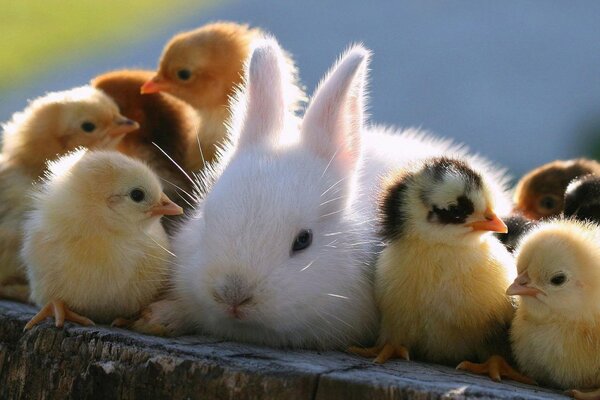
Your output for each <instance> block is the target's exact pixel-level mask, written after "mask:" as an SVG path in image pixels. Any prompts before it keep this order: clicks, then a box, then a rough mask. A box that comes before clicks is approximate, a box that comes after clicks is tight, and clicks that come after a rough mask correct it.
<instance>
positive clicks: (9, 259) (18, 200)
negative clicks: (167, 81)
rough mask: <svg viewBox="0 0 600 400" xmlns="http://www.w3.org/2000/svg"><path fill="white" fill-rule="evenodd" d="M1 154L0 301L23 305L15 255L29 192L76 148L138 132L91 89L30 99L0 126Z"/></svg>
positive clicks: (113, 142)
mask: <svg viewBox="0 0 600 400" xmlns="http://www.w3.org/2000/svg"><path fill="white" fill-rule="evenodd" d="M2 128H3V139H2V153H1V155H0V297H4V298H12V299H15V300H20V301H27V299H28V297H29V291H28V286H27V282H26V279H25V270H24V268H23V265H22V262H21V260H20V257H19V254H18V253H19V249H20V247H21V242H22V232H21V223H22V220H23V218H24V215H25V213H26V211H27V209H28V208H29V204H30V202H29V197H28V195H27V193H28V192H29V190H30V189H31V186H32V183H33V182H34V181H35V180H37V179H38V178H39V177H40V176H41V175H42V172H43V171H44V169H45V167H46V161H48V160H52V159H55V158H57V157H59V156H61V155H63V154H66V153H68V152H69V151H72V150H74V149H75V148H77V147H79V146H85V147H88V148H114V147H115V146H117V144H118V143H119V141H120V140H121V139H122V138H123V136H124V135H125V134H127V133H129V132H132V131H134V130H136V129H137V128H138V124H137V122H135V121H132V120H130V119H127V118H125V117H124V116H122V115H121V114H120V113H119V109H118V107H117V105H116V104H115V103H114V101H112V100H111V99H110V98H109V97H108V96H106V95H105V94H104V93H102V92H101V91H99V90H96V89H93V88H92V87H90V86H83V87H79V88H75V89H72V90H67V91H63V92H54V93H49V94H47V95H45V96H43V97H40V98H38V99H36V100H33V101H32V102H31V103H30V104H29V105H28V106H27V108H25V110H23V111H22V112H18V113H15V114H14V115H13V117H12V119H11V120H10V121H9V122H7V123H6V124H4V125H3V127H2Z"/></svg>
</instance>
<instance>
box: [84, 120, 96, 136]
mask: <svg viewBox="0 0 600 400" xmlns="http://www.w3.org/2000/svg"><path fill="white" fill-rule="evenodd" d="M95 129H96V125H95V124H94V123H92V122H88V121H86V122H84V123H83V124H81V130H83V131H84V132H88V133H90V132H94V130H95Z"/></svg>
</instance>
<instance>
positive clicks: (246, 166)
mask: <svg viewBox="0 0 600 400" xmlns="http://www.w3.org/2000/svg"><path fill="white" fill-rule="evenodd" d="M368 59H369V51H368V50H366V49H365V48H363V47H362V46H360V45H359V46H355V47H353V48H351V49H350V50H349V51H348V52H347V53H346V54H345V55H344V56H343V57H342V58H341V60H340V61H339V62H338V63H337V65H336V66H334V68H333V69H332V70H331V72H330V73H329V74H328V75H327V77H326V78H325V79H324V81H323V82H322V83H321V84H320V86H319V88H318V89H317V91H316V93H315V95H314V97H313V99H312V102H311V103H310V105H309V107H308V109H307V111H306V113H305V117H304V119H303V121H302V123H301V124H294V123H287V122H286V121H290V120H291V121H293V118H289V117H291V116H289V115H286V113H287V112H288V111H287V110H288V109H289V108H288V107H286V103H287V102H288V101H289V99H288V97H289V96H288V95H287V93H289V91H288V90H287V88H288V87H289V86H288V85H289V84H290V82H292V78H291V75H290V74H289V72H288V71H287V69H286V64H285V61H284V57H283V55H282V51H281V49H280V48H279V46H278V44H277V42H276V41H275V40H274V39H266V40H264V41H262V42H261V43H260V44H259V45H258V46H257V47H256V49H255V51H254V52H253V54H252V56H251V60H250V63H249V66H248V76H247V82H246V86H245V89H244V90H242V91H241V92H240V93H239V94H238V98H237V102H235V101H234V104H233V107H234V110H233V111H234V112H233V122H232V124H231V132H230V134H231V135H232V137H234V138H235V143H234V145H233V147H232V148H231V149H229V150H228V151H227V154H226V155H225V159H224V160H225V161H223V164H222V166H221V167H220V168H218V169H219V171H218V172H217V173H216V174H215V175H216V176H215V177H214V179H209V178H207V177H205V178H204V182H200V184H201V185H203V184H204V185H207V186H210V190H208V192H207V194H206V196H205V198H204V199H203V200H202V201H201V202H199V203H198V205H197V212H196V214H195V215H194V216H193V217H191V218H190V219H189V220H187V221H186V222H185V223H184V224H183V226H182V227H181V229H180V232H179V233H178V235H177V236H176V238H175V240H174V241H173V242H174V251H175V253H176V255H177V257H178V258H177V264H178V265H179V267H178V268H177V270H176V273H175V274H176V276H175V278H174V292H173V296H174V298H175V299H176V300H175V301H174V302H172V304H171V307H174V308H171V309H169V306H168V305H165V306H163V307H162V311H160V307H159V311H156V310H153V312H157V313H158V314H163V316H164V317H165V318H164V319H163V321H165V320H169V322H168V323H170V324H172V325H171V326H172V327H176V328H174V329H180V325H181V324H182V320H183V321H185V323H184V325H185V324H187V325H188V328H191V329H193V330H196V331H200V332H204V333H209V334H213V335H217V336H220V337H225V338H228V339H233V340H239V341H247V342H254V343H262V344H268V345H271V346H292V347H303V348H317V349H333V348H345V347H346V346H348V345H350V344H353V343H359V342H368V341H370V340H373V339H374V338H375V335H376V333H377V322H378V314H377V310H376V307H375V304H374V299H373V294H372V277H371V274H372V270H371V268H372V267H371V265H372V263H373V261H374V258H375V257H376V255H377V253H378V251H379V248H380V245H381V243H380V242H379V241H378V239H377V224H376V221H375V220H376V209H377V201H378V198H377V197H378V194H379V191H380V185H379V181H380V180H381V178H382V177H383V176H385V175H386V174H387V173H388V172H390V171H391V170H392V169H396V168H399V167H401V166H402V165H404V164H405V163H406V162H408V161H411V160H415V159H417V158H422V157H426V156H432V155H440V154H442V153H443V154H447V155H452V154H455V155H456V154H458V155H461V154H465V151H464V150H461V149H460V147H458V146H454V145H452V144H451V143H450V142H447V141H440V140H437V139H432V138H429V137H427V136H425V135H423V134H419V133H418V132H416V131H407V132H404V133H401V134H398V133H397V132H394V131H392V130H386V129H382V128H364V127H363V119H364V102H365V96H366V94H365V85H366V75H367V63H368ZM286 135H287V136H291V137H294V136H295V137H297V140H296V141H295V142H292V143H289V141H287V140H284V139H283V137H284V136H286ZM284 141H285V144H283V142H284ZM498 176H500V175H498ZM209 181H210V182H209ZM213 181H214V182H213ZM499 184H502V181H501V180H500V181H499ZM507 205H508V203H507ZM166 304H168V302H167V303H166ZM154 317H156V315H154ZM174 319H179V320H180V321H178V322H173V321H174ZM158 320H159V321H160V320H161V318H160V316H158ZM155 321H156V319H155Z"/></svg>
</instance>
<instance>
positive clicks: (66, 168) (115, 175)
mask: <svg viewBox="0 0 600 400" xmlns="http://www.w3.org/2000/svg"><path fill="white" fill-rule="evenodd" d="M181 213H182V209H181V207H179V206H178V205H176V204H175V203H173V202H172V201H171V200H170V199H169V198H168V197H166V195H165V194H164V193H163V192H162V186H161V184H160V182H159V180H158V178H157V176H156V175H155V174H154V173H153V172H152V171H151V170H150V169H149V168H148V167H147V166H146V165H144V164H143V163H141V162H139V161H136V160H134V159H132V158H129V157H127V156H125V155H122V154H120V153H117V152H106V151H93V152H86V151H85V150H79V151H77V152H74V153H71V154H69V155H67V156H65V157H63V158H61V159H60V160H58V161H56V162H52V163H50V164H49V167H48V173H47V176H46V180H45V182H44V183H43V184H42V185H41V187H40V188H39V190H38V191H37V192H36V193H35V194H34V201H33V210H32V211H31V212H30V214H29V215H28V218H27V220H26V222H25V226H24V232H25V239H24V245H23V249H22V253H21V254H22V257H23V260H24V261H25V263H26V265H27V275H28V278H29V281H30V285H31V298H32V300H33V301H34V302H35V303H36V304H37V305H38V306H42V307H43V308H42V310H41V311H40V312H39V313H38V314H37V315H36V316H34V317H33V318H32V319H31V321H30V322H29V323H28V324H27V325H26V327H25V328H26V329H30V328H31V327H32V326H34V325H35V324H37V323H39V322H41V321H42V320H44V319H45V318H46V317H50V316H54V318H55V320H56V326H58V327H60V326H62V325H63V323H64V321H65V320H70V321H74V322H77V323H80V324H82V325H90V324H92V323H93V322H92V320H93V321H96V322H100V323H110V322H111V321H113V320H115V319H116V318H120V317H132V316H135V315H136V314H137V313H138V312H139V311H140V310H141V309H142V308H143V307H144V306H145V305H147V304H148V303H150V302H151V301H154V300H156V297H157V295H158V294H159V293H160V292H161V290H163V289H164V286H165V284H166V281H167V279H168V275H169V270H170V267H171V255H172V253H171V252H170V251H169V243H168V239H167V235H166V233H165V231H164V229H163V227H162V225H161V224H160V217H161V216H162V215H177V214H181Z"/></svg>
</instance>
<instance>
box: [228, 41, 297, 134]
mask: <svg viewBox="0 0 600 400" xmlns="http://www.w3.org/2000/svg"><path fill="white" fill-rule="evenodd" d="M291 74H292V73H291V71H289V66H288V64H287V63H286V61H285V57H284V55H283V51H282V50H281V48H280V47H279V44H278V43H277V41H276V40H275V39H273V38H265V39H260V40H258V41H257V43H256V47H255V48H254V51H253V52H252V56H251V58H250V64H249V65H248V69H247V82H246V87H245V92H244V96H245V105H246V110H245V113H244V119H243V121H242V125H241V126H242V129H241V133H240V138H239V140H240V141H239V143H240V145H242V146H245V145H248V144H258V143H265V142H267V143H268V142H275V141H277V140H278V139H279V136H280V135H281V133H282V130H283V128H284V120H285V113H286V102H287V101H288V97H289V95H287V93H286V90H287V88H288V87H289V84H290V83H289V82H290V81H291V80H292V79H293V77H292V75H291Z"/></svg>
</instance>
